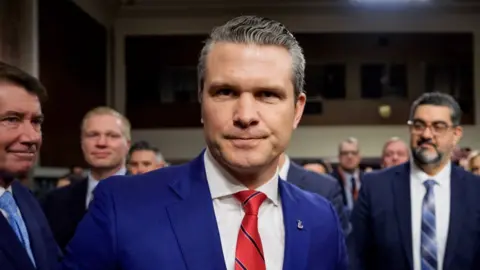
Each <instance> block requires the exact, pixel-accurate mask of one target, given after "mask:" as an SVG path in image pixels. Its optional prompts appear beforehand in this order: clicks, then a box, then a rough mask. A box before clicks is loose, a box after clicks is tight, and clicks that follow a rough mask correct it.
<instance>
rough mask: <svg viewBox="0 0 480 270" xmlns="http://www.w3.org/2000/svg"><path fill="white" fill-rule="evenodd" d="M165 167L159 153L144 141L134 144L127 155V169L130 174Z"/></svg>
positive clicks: (165, 164)
mask: <svg viewBox="0 0 480 270" xmlns="http://www.w3.org/2000/svg"><path fill="white" fill-rule="evenodd" d="M165 166H167V163H166V162H165V159H164V158H163V155H162V153H160V151H159V150H158V149H157V148H156V147H154V146H152V145H150V144H149V143H148V142H146V141H139V142H137V143H135V144H134V145H133V146H132V147H131V148H130V151H129V153H128V159H127V169H128V171H129V172H130V173H131V174H134V175H135V174H142V173H146V172H149V171H153V170H156V169H160V168H163V167H165Z"/></svg>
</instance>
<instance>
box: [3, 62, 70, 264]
mask: <svg viewBox="0 0 480 270" xmlns="http://www.w3.org/2000/svg"><path fill="white" fill-rule="evenodd" d="M44 98H46V90H45V88H44V87H43V86H42V85H41V83H40V82H39V81H38V80H37V79H36V78H34V77H32V76H30V75H28V74H27V73H25V72H24V71H22V70H20V69H18V68H16V67H13V66H10V65H8V64H5V63H2V62H0V269H2V270H34V269H40V270H47V269H53V267H54V266H55V265H56V263H57V262H58V260H59V258H60V257H61V252H60V249H59V248H58V246H57V244H56V243H55V240H54V238H53V235H52V232H51V231H50V227H49V226H48V222H47V220H46V219H45V216H44V215H43V212H42V209H41V208H40V205H39V204H38V202H37V200H36V199H35V197H34V196H33V194H32V193H31V192H30V191H29V190H28V189H27V188H25V187H24V186H23V185H22V184H21V183H20V182H19V181H18V179H24V178H25V177H26V176H27V175H28V172H29V171H30V170H31V169H32V167H33V166H34V164H35V160H36V158H37V155H38V152H39V149H40V146H41V144H42V132H41V125H42V121H43V115H42V109H41V102H42V100H43V99H44Z"/></svg>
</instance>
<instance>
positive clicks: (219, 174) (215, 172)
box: [203, 148, 279, 206]
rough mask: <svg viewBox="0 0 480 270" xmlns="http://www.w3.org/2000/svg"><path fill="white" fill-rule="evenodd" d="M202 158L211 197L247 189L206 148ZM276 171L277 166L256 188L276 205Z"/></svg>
mask: <svg viewBox="0 0 480 270" xmlns="http://www.w3.org/2000/svg"><path fill="white" fill-rule="evenodd" d="M203 160H204V164H205V174H206V176H207V182H208V187H209V189H210V194H211V195H212V199H219V198H222V197H227V196H232V195H233V194H235V193H237V192H240V191H243V190H248V188H247V187H245V186H244V185H242V184H241V183H239V182H238V181H237V180H235V178H234V177H233V176H231V175H230V174H229V173H228V172H227V171H225V169H223V168H222V167H221V166H220V164H218V162H217V161H216V160H215V159H214V158H213V157H212V155H211V153H210V151H209V150H208V148H207V150H206V151H205V153H204V155H203ZM278 172H279V170H278V168H277V172H276V173H275V175H274V176H273V177H272V179H270V180H268V182H267V183H265V184H264V185H262V186H260V187H259V188H257V189H256V190H257V191H260V192H262V193H264V194H265V195H266V196H267V198H268V199H269V200H271V201H272V202H273V203H274V204H275V205H277V206H278V205H279V196H278Z"/></svg>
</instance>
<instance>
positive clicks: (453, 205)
mask: <svg viewBox="0 0 480 270" xmlns="http://www.w3.org/2000/svg"><path fill="white" fill-rule="evenodd" d="M463 177H464V172H463V171H461V169H459V168H457V167H455V166H452V172H451V176H450V223H449V229H448V238H447V245H446V251H445V259H444V264H443V265H444V268H443V269H450V268H449V265H451V263H452V261H453V258H454V255H455V250H456V246H457V243H458V240H459V239H460V235H461V233H462V232H463V231H464V230H463V228H462V227H463V224H464V217H465V216H466V214H465V210H466V209H467V207H468V203H467V198H466V196H465V194H467V192H466V191H465V190H466V188H467V186H466V182H465V181H464V179H463Z"/></svg>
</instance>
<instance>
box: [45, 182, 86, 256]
mask: <svg viewBox="0 0 480 270" xmlns="http://www.w3.org/2000/svg"><path fill="white" fill-rule="evenodd" d="M87 189H88V179H87V178H85V179H83V180H82V181H80V182H77V183H74V184H71V185H69V186H66V187H62V188H59V189H57V190H54V191H52V192H50V193H49V194H47V196H46V197H45V199H44V201H43V205H42V206H43V210H44V212H45V215H46V217H47V219H48V222H49V223H50V227H51V228H52V231H53V234H54V236H55V239H56V240H57V243H58V245H59V246H60V248H62V250H65V247H66V246H67V244H68V242H69V241H70V239H72V237H73V235H74V234H75V229H76V228H77V225H78V223H79V222H80V221H81V220H82V218H83V216H84V215H85V212H86V201H87Z"/></svg>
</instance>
